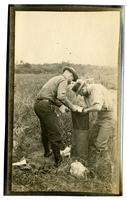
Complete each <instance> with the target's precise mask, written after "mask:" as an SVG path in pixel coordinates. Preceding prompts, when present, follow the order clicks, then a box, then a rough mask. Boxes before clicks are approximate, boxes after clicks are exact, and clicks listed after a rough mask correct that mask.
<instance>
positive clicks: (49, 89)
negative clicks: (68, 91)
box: [37, 75, 67, 100]
mask: <svg viewBox="0 0 127 200" xmlns="http://www.w3.org/2000/svg"><path fill="white" fill-rule="evenodd" d="M63 81H65V82H67V80H66V79H65V78H64V76H63V75H59V76H55V77H53V78H51V79H50V80H49V81H48V82H47V83H46V84H45V85H44V86H43V87H42V89H41V90H40V92H39V93H38V95H37V99H42V98H49V99H51V100H54V99H55V98H57V89H58V86H59V84H60V83H61V82H63Z"/></svg>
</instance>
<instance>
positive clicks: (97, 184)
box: [12, 68, 118, 195]
mask: <svg viewBox="0 0 127 200" xmlns="http://www.w3.org/2000/svg"><path fill="white" fill-rule="evenodd" d="M106 70H107V69H106ZM95 71H96V70H95ZM95 71H94V72H92V71H91V72H88V73H87V74H90V73H91V75H92V76H94V77H95V74H96V73H97V72H96V73H95ZM82 72H84V70H83V69H81V68H80V70H79V74H80V75H81V74H82ZM56 74H58V73H56V71H53V72H52V70H51V69H50V70H49V71H48V73H47V72H43V73H37V74H34V73H31V74H29V73H27V74H26V73H18V74H15V84H14V91H15V93H14V129H13V157H12V162H17V161H19V160H20V159H21V158H22V157H25V158H26V159H27V161H28V162H29V163H30V165H31V168H30V169H21V168H18V167H13V168H12V191H13V192H45V191H46V192H47V191H48V192H49V191H50V192H87V193H89V192H92V193H94V194H107V195H108V194H111V193H117V190H118V184H117V182H116V176H117V174H116V173H115V174H112V172H111V171H110V169H109V171H106V170H105V168H104V166H103V168H100V169H99V170H100V171H99V174H100V176H99V175H98V174H97V173H96V174H94V176H93V175H90V176H89V177H88V180H87V181H86V180H85V179H77V178H75V177H73V176H71V175H70V173H69V168H67V169H66V170H60V171H59V170H56V169H52V168H51V166H52V164H53V161H52V160H49V159H44V158H43V147H42V144H41V138H40V127H39V121H38V119H37V117H36V115H35V113H34V110H33V104H34V99H35V97H36V95H37V93H38V91H39V90H40V88H41V87H42V85H43V84H44V83H45V82H46V81H47V80H48V79H50V78H51V77H53V76H54V75H56ZM100 74H101V73H100ZM98 76H99V77H100V78H99V81H100V82H102V80H103V82H104V80H105V84H107V86H108V88H109V89H112V92H111V93H112V95H113V101H114V107H115V110H116V98H117V90H114V89H116V74H112V71H111V70H110V69H109V73H107V71H106V72H105V73H103V74H101V75H98ZM103 76H104V78H103ZM113 76H114V78H113ZM111 77H112V78H111ZM59 114H60V113H59ZM116 115H117V114H116V111H115V114H114V118H115V119H116ZM59 119H60V123H61V133H62V136H63V141H64V143H65V146H66V145H68V144H70V143H71V138H70V133H72V121H71V115H70V113H67V114H60V116H59ZM111 128H112V127H111ZM110 149H111V151H112V143H111V141H110ZM102 160H103V159H102ZM102 162H103V161H102ZM64 163H65V164H66V163H70V159H69V158H67V159H66V160H65V161H64ZM44 165H45V166H48V168H46V170H45V171H44V170H43V167H44ZM68 166H69V164H68ZM117 171H118V170H117V168H116V170H115V172H117ZM114 180H115V182H114ZM117 181H118V180H117Z"/></svg>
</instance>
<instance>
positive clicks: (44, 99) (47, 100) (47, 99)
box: [36, 98, 51, 102]
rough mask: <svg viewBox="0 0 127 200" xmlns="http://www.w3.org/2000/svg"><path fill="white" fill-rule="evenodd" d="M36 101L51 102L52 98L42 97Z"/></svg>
mask: <svg viewBox="0 0 127 200" xmlns="http://www.w3.org/2000/svg"><path fill="white" fill-rule="evenodd" d="M36 101H37V102H38V101H46V102H51V99H49V98H40V99H36Z"/></svg>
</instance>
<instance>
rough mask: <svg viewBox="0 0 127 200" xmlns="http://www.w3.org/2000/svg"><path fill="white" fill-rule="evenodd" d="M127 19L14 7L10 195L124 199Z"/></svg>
mask: <svg viewBox="0 0 127 200" xmlns="http://www.w3.org/2000/svg"><path fill="white" fill-rule="evenodd" d="M123 20H124V8H123V7H122V6H99V5H98V6H97V5H96V6H95V5H94V6H90V5H38V6H37V5H20V6H19V5H9V6H8V49H7V53H8V56H7V80H6V90H7V91H6V106H7V109H6V133H5V138H6V140H5V168H4V194H5V195H13V194H14V195H66V196H70V195H71V196H77V195H78V196H79V195H81V196H85V195H87V196H120V195H122V150H121V149H122V131H121V126H122V122H121V115H122V111H121V104H122V103H121V102H122V86H123V67H122V64H123V61H122V58H123Z"/></svg>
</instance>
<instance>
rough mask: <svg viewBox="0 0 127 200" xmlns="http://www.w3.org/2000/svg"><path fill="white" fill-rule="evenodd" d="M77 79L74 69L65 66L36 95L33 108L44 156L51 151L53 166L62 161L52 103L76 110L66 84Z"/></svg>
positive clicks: (58, 133) (47, 155)
mask: <svg viewBox="0 0 127 200" xmlns="http://www.w3.org/2000/svg"><path fill="white" fill-rule="evenodd" d="M77 79H78V76H77V73H76V71H75V70H74V69H73V68H72V67H65V68H64V69H63V74H62V75H58V76H55V77H53V78H51V79H50V80H49V81H48V82H47V83H46V84H45V85H44V86H43V87H42V89H41V90H40V92H39V94H38V95H37V98H36V102H35V105H34V110H35V113H36V114H37V116H38V117H39V120H40V125H41V131H42V134H41V135H42V143H43V146H44V151H45V153H44V156H45V157H49V156H50V155H51V151H50V148H49V143H50V145H51V149H52V152H53V154H54V158H55V166H56V167H58V166H59V165H60V163H61V161H62V158H61V155H60V143H61V134H60V129H59V128H60V124H59V120H58V117H57V115H56V113H55V112H54V105H55V106H57V107H60V106H61V105H65V106H66V107H68V108H69V109H70V110H72V111H77V109H78V108H77V106H76V105H73V104H72V103H71V102H70V101H69V99H68V98H67V96H66V91H67V87H68V84H69V83H71V81H76V80H77Z"/></svg>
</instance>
